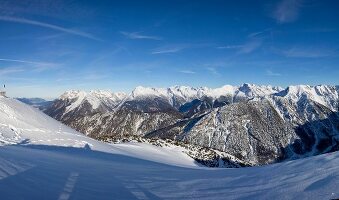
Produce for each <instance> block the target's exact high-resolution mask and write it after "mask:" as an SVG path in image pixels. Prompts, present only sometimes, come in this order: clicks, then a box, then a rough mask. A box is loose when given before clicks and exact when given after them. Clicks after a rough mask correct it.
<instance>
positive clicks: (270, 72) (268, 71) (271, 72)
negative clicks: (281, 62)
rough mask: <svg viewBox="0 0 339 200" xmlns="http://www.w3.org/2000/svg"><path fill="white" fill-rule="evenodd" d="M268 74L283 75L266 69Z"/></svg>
mask: <svg viewBox="0 0 339 200" xmlns="http://www.w3.org/2000/svg"><path fill="white" fill-rule="evenodd" d="M266 75H267V76H281V74H280V73H277V72H273V71H272V70H266Z"/></svg>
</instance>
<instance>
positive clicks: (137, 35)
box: [120, 31, 163, 40]
mask: <svg viewBox="0 0 339 200" xmlns="http://www.w3.org/2000/svg"><path fill="white" fill-rule="evenodd" d="M120 33H121V34H122V35H124V36H125V37H127V38H129V39H134V40H137V39H146V40H162V39H163V38H162V37H158V36H153V35H143V34H141V33H140V32H126V31H120Z"/></svg>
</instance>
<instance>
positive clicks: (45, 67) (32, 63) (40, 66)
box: [0, 58, 60, 72]
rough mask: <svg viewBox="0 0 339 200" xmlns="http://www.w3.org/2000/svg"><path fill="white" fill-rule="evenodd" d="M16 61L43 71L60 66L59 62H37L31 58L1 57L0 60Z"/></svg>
mask: <svg viewBox="0 0 339 200" xmlns="http://www.w3.org/2000/svg"><path fill="white" fill-rule="evenodd" d="M1 61H3V62H14V63H22V64H27V65H30V66H32V68H31V69H32V70H33V71H35V72H42V71H45V70H49V69H55V68H57V67H58V66H60V65H59V64H57V63H49V62H36V61H29V60H19V59H8V58H0V62H1Z"/></svg>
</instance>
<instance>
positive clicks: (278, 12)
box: [272, 0, 302, 24]
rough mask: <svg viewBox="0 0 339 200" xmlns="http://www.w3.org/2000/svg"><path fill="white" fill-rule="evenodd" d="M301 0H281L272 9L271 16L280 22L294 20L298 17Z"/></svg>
mask: <svg viewBox="0 0 339 200" xmlns="http://www.w3.org/2000/svg"><path fill="white" fill-rule="evenodd" d="M301 4H302V1H301V0H282V1H280V2H279V3H278V4H277V5H276V8H275V9H274V10H273V13H272V17H273V18H274V19H275V20H276V21H277V22H278V23H280V24H283V23H289V22H294V21H296V20H297V19H298V17H299V12H300V7H301Z"/></svg>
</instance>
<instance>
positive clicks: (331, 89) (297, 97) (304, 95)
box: [276, 85, 339, 111]
mask: <svg viewBox="0 0 339 200" xmlns="http://www.w3.org/2000/svg"><path fill="white" fill-rule="evenodd" d="M276 95H277V96H282V97H284V98H287V99H289V100H291V101H295V102H298V101H305V100H312V101H315V102H317V103H319V104H321V105H324V106H326V107H327V108H329V109H331V110H333V111H334V110H336V109H338V108H337V107H336V106H337V104H338V101H339V95H338V91H337V89H336V86H328V85H317V86H310V85H293V86H289V87H287V88H286V89H285V90H283V91H281V92H280V93H278V94H276Z"/></svg>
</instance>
